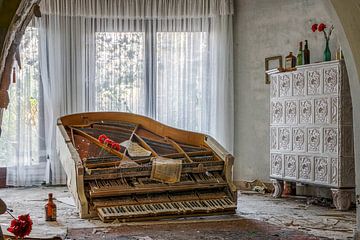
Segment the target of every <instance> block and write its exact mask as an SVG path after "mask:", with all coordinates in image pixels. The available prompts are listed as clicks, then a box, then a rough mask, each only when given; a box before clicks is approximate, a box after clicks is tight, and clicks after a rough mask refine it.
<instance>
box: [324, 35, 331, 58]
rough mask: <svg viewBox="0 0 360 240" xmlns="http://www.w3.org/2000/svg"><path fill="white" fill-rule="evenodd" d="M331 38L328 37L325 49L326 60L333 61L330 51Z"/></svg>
mask: <svg viewBox="0 0 360 240" xmlns="http://www.w3.org/2000/svg"><path fill="white" fill-rule="evenodd" d="M329 40H330V39H326V46H325V50H324V61H325V62H326V61H331V52H330V48H329Z"/></svg>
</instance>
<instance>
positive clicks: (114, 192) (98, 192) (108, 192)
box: [89, 182, 227, 198]
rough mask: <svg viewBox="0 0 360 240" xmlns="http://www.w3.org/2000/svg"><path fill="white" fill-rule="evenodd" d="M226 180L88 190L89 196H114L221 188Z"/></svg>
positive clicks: (224, 185)
mask: <svg viewBox="0 0 360 240" xmlns="http://www.w3.org/2000/svg"><path fill="white" fill-rule="evenodd" d="M226 186H227V184H226V182H222V183H215V182H212V183H194V184H185V185H179V184H177V185H170V184H169V185H165V184H159V185H158V186H156V187H154V186H152V187H147V186H146V185H143V186H141V185H140V186H135V187H122V186H119V187H103V188H98V189H96V188H91V189H90V191H89V194H90V197H91V198H97V197H114V196H124V195H131V194H141V193H162V192H167V191H184V190H187V191H189V190H197V189H212V188H223V187H226Z"/></svg>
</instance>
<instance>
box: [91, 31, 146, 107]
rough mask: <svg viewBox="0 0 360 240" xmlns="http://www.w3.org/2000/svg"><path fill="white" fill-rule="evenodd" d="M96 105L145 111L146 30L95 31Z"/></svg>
mask: <svg viewBox="0 0 360 240" xmlns="http://www.w3.org/2000/svg"><path fill="white" fill-rule="evenodd" d="M95 42H96V74H95V93H96V94H95V98H96V100H95V109H96V110H97V111H124V112H133V113H139V114H144V113H145V104H144V102H145V99H144V98H143V96H144V76H145V65H144V64H145V61H144V58H145V57H144V43H145V41H144V34H143V33H141V32H140V33H137V32H135V33H121V32H97V33H96V40H95Z"/></svg>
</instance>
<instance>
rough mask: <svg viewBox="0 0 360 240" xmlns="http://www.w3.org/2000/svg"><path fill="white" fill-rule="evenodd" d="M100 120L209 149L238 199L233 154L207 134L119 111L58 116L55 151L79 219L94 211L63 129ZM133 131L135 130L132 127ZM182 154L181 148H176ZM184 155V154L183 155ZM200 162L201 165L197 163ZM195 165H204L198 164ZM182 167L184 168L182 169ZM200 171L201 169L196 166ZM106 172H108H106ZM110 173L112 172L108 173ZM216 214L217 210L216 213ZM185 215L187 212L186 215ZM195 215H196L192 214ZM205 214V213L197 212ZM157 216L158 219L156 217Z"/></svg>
mask: <svg viewBox="0 0 360 240" xmlns="http://www.w3.org/2000/svg"><path fill="white" fill-rule="evenodd" d="M100 121H123V122H129V123H134V124H136V125H138V126H141V127H142V128H144V129H147V130H151V132H152V133H155V134H157V135H159V136H166V137H167V138H169V139H171V140H172V141H174V146H175V147H176V142H180V143H186V144H189V145H194V146H204V147H206V148H210V149H211V150H212V152H213V153H214V154H215V155H216V156H217V157H218V158H219V159H221V160H222V161H223V163H224V165H223V170H222V171H223V176H224V178H225V181H226V184H227V187H228V189H229V192H230V195H231V196H230V198H231V200H232V201H233V202H234V203H235V205H236V202H237V191H236V186H235V185H234V183H233V163H234V157H233V156H232V155H231V154H230V153H228V152H227V151H226V150H225V149H224V148H223V147H222V146H221V145H220V144H219V143H218V142H217V141H216V140H215V139H213V138H212V137H210V136H208V135H204V134H200V133H195V132H190V131H185V130H180V129H176V128H173V127H169V126H166V125H164V124H161V123H159V122H157V121H155V120H153V119H151V118H148V117H145V116H141V115H136V114H131V113H122V112H90V113H78V114H72V115H66V116H63V117H60V118H59V119H58V122H57V125H58V130H57V153H58V157H59V158H60V161H61V163H62V166H63V168H64V170H65V172H66V175H67V186H68V188H69V190H70V192H71V193H72V195H73V197H74V200H75V203H76V206H77V208H78V210H79V215H80V217H81V218H91V217H96V216H97V212H96V211H94V209H91V207H90V205H89V201H88V198H87V197H86V194H85V185H84V180H86V174H85V172H86V169H85V167H84V163H83V161H82V159H81V158H80V155H79V153H78V151H77V150H76V149H75V146H74V144H73V143H74V139H72V137H71V136H69V134H68V131H67V130H66V128H67V127H68V126H74V125H79V126H81V125H88V124H90V123H94V122H100ZM134 132H136V129H135V130H134ZM178 150H179V152H180V153H181V149H178ZM185 156H187V155H186V154H185ZM200 165H201V166H200ZM200 165H199V166H198V167H199V168H200V167H201V168H203V167H204V166H203V165H202V164H200ZM184 169H185V168H183V171H184ZM199 170H201V169H199ZM105 174H107V173H105ZM108 174H109V176H110V175H111V173H110V172H109V173H108ZM180 187H181V186H180ZM217 214H219V213H217ZM187 215H188V214H187ZM195 215H196V214H195ZM200 215H208V214H200ZM156 218H159V216H157V217H156Z"/></svg>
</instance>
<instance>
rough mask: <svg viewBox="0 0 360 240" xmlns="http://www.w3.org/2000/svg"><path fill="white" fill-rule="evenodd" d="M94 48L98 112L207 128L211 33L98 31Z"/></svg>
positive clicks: (187, 126) (187, 127) (202, 129)
mask: <svg viewBox="0 0 360 240" xmlns="http://www.w3.org/2000/svg"><path fill="white" fill-rule="evenodd" d="M146 29H151V28H150V27H147V28H146ZM95 43H96V47H95V48H96V53H95V56H96V71H95V99H96V100H95V110H96V111H125V112H132V113H138V114H143V115H149V116H151V117H154V118H156V119H157V120H159V121H161V122H163V123H166V124H169V125H172V126H175V127H180V128H184V129H189V130H195V131H204V130H206V129H207V128H208V126H207V124H206V121H204V119H206V118H207V117H208V116H207V114H208V112H209V111H208V109H207V106H208V104H207V101H206V99H205V98H206V97H207V96H206V89H207V88H208V87H209V86H207V77H208V65H209V64H208V33H205V32H201V31H193V32H191V31H156V30H152V31H150V30H146V31H143V32H96V33H95Z"/></svg>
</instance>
